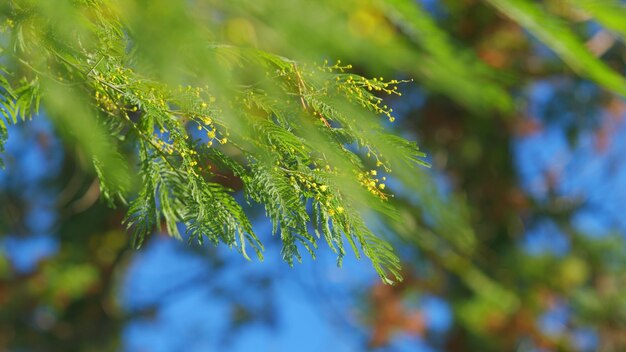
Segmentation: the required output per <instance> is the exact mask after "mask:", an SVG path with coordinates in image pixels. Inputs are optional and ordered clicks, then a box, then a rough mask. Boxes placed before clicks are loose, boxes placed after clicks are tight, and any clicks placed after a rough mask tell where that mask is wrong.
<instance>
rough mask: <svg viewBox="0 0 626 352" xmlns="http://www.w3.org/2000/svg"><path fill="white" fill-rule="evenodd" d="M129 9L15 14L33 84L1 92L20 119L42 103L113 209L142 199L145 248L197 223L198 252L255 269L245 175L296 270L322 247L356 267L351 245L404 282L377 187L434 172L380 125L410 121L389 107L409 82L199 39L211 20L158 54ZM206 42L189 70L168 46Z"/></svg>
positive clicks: (36, 6) (67, 7) (135, 230)
mask: <svg viewBox="0 0 626 352" xmlns="http://www.w3.org/2000/svg"><path fill="white" fill-rule="evenodd" d="M169 7H171V8H172V10H173V11H182V10H184V9H183V8H180V7H179V5H174V4H172V5H170V6H169ZM117 10H118V8H117V7H116V6H114V5H111V4H108V3H107V2H100V1H83V2H61V3H60V4H58V7H56V5H55V7H54V8H52V7H50V6H48V5H46V4H44V3H42V2H34V3H29V2H18V1H15V2H11V3H10V6H9V9H7V10H6V11H5V12H4V15H5V16H6V17H5V19H4V20H5V21H6V26H5V28H4V36H5V37H6V38H7V39H9V43H8V45H6V47H5V48H4V52H3V58H4V59H5V60H8V62H9V65H10V66H9V68H7V70H6V71H12V74H11V75H8V74H7V75H6V77H9V78H11V77H22V76H23V78H20V80H19V82H27V83H22V85H21V86H20V88H18V89H12V88H11V87H12V81H11V80H9V78H3V80H2V82H0V83H1V84H2V87H3V95H2V96H3V105H4V106H5V110H6V111H3V113H4V114H5V116H6V117H7V119H6V120H7V122H12V123H14V122H15V121H16V118H17V116H21V117H22V118H25V117H27V116H31V115H32V114H33V113H34V112H35V111H36V110H37V107H38V105H39V99H40V97H41V99H42V101H43V104H44V108H45V112H46V113H47V114H48V115H49V116H50V118H51V119H52V121H54V122H55V124H56V126H57V127H58V128H59V130H60V131H61V132H62V134H63V135H64V136H65V137H66V141H68V142H70V143H73V144H77V145H78V146H79V150H80V152H81V153H84V154H85V156H86V157H87V158H88V159H91V160H92V161H93V163H92V164H93V168H94V171H95V173H96V174H97V176H98V178H99V179H100V187H101V194H102V196H103V197H105V199H106V200H107V201H108V202H109V204H110V205H115V201H114V200H115V199H117V200H118V201H121V203H126V202H127V199H132V200H131V201H130V203H129V205H128V215H127V217H126V220H125V223H126V225H127V226H128V228H129V231H130V233H131V235H132V238H133V243H134V246H135V247H137V248H138V247H140V246H141V244H142V243H143V241H144V239H145V237H146V236H148V235H149V234H150V233H151V232H152V231H154V230H155V229H158V228H160V226H161V224H162V223H164V224H165V228H166V230H167V232H168V233H169V234H170V235H171V236H173V237H176V238H182V235H181V234H180V233H179V225H184V228H185V230H186V232H187V234H188V237H189V240H197V241H198V242H200V243H202V242H203V240H204V238H207V239H209V240H210V241H211V242H213V243H215V244H219V243H223V244H226V245H228V246H230V247H235V248H236V249H237V250H238V251H239V252H241V253H242V255H243V256H244V257H245V258H249V256H248V252H247V250H246V247H247V246H248V247H252V248H253V250H254V252H255V253H256V255H257V257H259V258H262V250H263V246H262V244H261V241H260V239H259V238H258V237H257V235H256V234H255V233H254V231H253V229H252V226H251V224H250V220H249V219H248V216H247V214H246V213H245V212H244V210H243V208H242V206H241V205H240V204H239V203H238V202H237V200H236V199H235V195H234V190H233V189H231V188H230V187H229V186H228V185H227V183H228V182H227V181H228V179H229V178H230V179H233V180H238V181H237V182H241V183H243V193H244V195H245V198H246V199H247V200H248V201H250V202H255V203H260V204H263V205H264V206H265V209H266V213H267V216H268V218H269V219H270V220H271V221H272V223H273V228H274V233H275V234H277V235H279V236H280V238H281V240H282V242H283V250H282V255H283V257H284V259H285V260H286V261H287V262H288V263H289V264H292V263H293V261H294V259H297V260H301V253H300V250H301V249H302V248H304V249H306V250H307V251H308V252H309V253H310V254H311V255H313V256H314V255H315V254H314V251H315V249H316V248H317V246H318V243H317V241H318V239H320V238H321V237H324V240H325V241H326V242H327V243H328V244H329V246H330V247H331V248H332V249H333V250H334V251H335V252H336V253H337V255H338V257H339V262H341V258H342V257H343V256H344V255H345V249H344V245H343V243H344V240H346V239H347V241H348V242H349V243H350V245H351V247H352V248H353V250H354V252H355V253H356V255H357V256H358V255H359V251H363V253H364V254H365V255H366V256H367V257H368V258H369V259H370V260H372V263H373V265H374V267H375V269H376V270H377V272H378V273H379V274H380V275H381V277H382V278H383V279H384V280H386V281H388V282H391V281H392V280H398V279H400V275H399V262H398V259H397V258H396V256H395V255H394V254H393V251H392V248H391V247H390V246H389V245H388V244H386V243H385V242H384V241H382V240H381V239H379V238H377V237H376V236H375V235H374V234H373V233H372V232H371V231H370V230H368V228H367V226H366V224H365V221H364V218H363V214H364V212H369V211H370V210H369V209H370V208H376V209H378V210H379V211H384V212H387V213H389V214H391V213H392V212H393V211H392V209H391V208H390V207H388V206H385V205H384V201H385V200H386V199H387V198H388V197H389V195H388V194H387V193H386V191H385V189H384V188H385V186H384V184H383V183H382V181H380V180H379V179H378V178H376V177H373V176H374V175H376V174H377V172H376V170H377V169H378V170H379V172H385V171H387V172H390V171H391V170H392V168H393V167H394V165H393V164H394V163H395V160H396V159H397V160H399V159H405V160H410V164H414V163H422V164H423V162H421V159H420V157H422V156H423V154H421V153H420V152H419V150H418V148H417V146H416V145H415V144H413V143H408V142H406V141H404V140H403V139H401V138H394V136H393V135H391V134H389V132H386V131H385V130H384V129H383V128H382V126H381V122H380V115H382V116H384V117H385V118H387V119H389V120H390V121H393V120H394V118H393V116H392V114H391V109H390V108H388V107H387V106H386V105H385V104H384V103H383V100H382V98H381V96H380V95H381V94H399V93H397V90H396V85H397V84H399V83H402V82H400V81H396V80H392V81H390V82H385V81H383V80H382V79H378V78H374V79H371V80H370V79H366V78H364V77H361V76H359V75H356V74H352V73H349V71H350V69H351V66H350V65H346V66H341V65H340V63H339V62H338V63H337V64H335V65H328V64H327V63H324V64H310V63H299V62H296V61H292V60H289V59H286V58H284V57H281V56H278V55H274V54H270V53H268V52H265V51H263V50H259V49H254V48H251V47H245V46H244V47H237V46H233V45H227V44H221V43H219V42H216V41H215V40H212V39H211V38H212V35H208V36H206V38H200V37H197V38H196V37H194V36H196V35H199V34H198V33H199V32H198V31H205V30H207V29H209V28H200V27H198V26H199V23H196V22H189V23H187V24H185V25H186V26H192V28H189V34H188V35H189V36H192V37H194V38H193V40H194V41H189V42H186V43H185V42H177V43H168V42H167V41H166V42H165V43H159V44H157V45H155V44H150V47H145V46H143V44H144V43H142V42H141V40H142V38H141V36H142V35H144V34H142V33H140V31H141V30H145V29H146V28H144V27H143V23H142V26H141V27H132V23H133V22H132V21H131V20H128V23H129V24H130V27H126V25H125V24H122V23H123V22H122V20H123V16H120V14H121V12H118V11H117ZM148 12H149V10H148ZM146 15H147V14H146ZM184 16H187V14H181V17H184ZM137 19H139V18H136V19H135V20H137ZM177 24H180V25H183V24H182V23H178V22H177ZM44 28H45V30H44ZM177 33H180V32H177ZM160 34H162V33H160ZM170 39H172V40H174V39H175V40H176V41H183V40H185V38H183V37H177V38H170ZM161 44H162V45H163V47H160V46H159V45H161ZM190 44H193V45H194V47H193V48H190V49H188V53H189V55H186V54H182V55H180V56H181V57H182V58H181V60H184V61H181V62H179V64H180V67H176V68H172V67H170V66H169V65H170V64H171V63H170V60H169V59H170V58H171V57H170V56H168V57H167V59H165V58H162V57H159V55H170V54H172V53H177V54H178V51H179V50H180V49H181V48H182V47H181V48H178V47H177V48H174V47H168V45H190ZM154 50H158V51H154ZM168 69H171V70H168ZM172 72H176V75H175V76H167V75H169V74H170V73H172ZM160 79H161V81H159V80H160ZM12 80H13V81H14V79H12ZM38 82H41V84H39V83H38ZM40 86H41V88H39V87H40ZM39 89H41V90H42V92H41V93H40V92H39ZM376 115H379V116H376ZM2 127H3V130H2V131H3V136H5V135H6V133H5V128H4V125H3V126H2ZM123 150H124V151H126V153H127V154H128V152H129V151H130V155H131V159H129V160H128V162H127V161H126V160H124V159H123V158H122V157H121V155H122V154H121V152H122V151H123ZM133 151H135V152H133ZM133 154H134V155H133ZM372 159H373V160H374V161H373V164H375V168H374V169H371V170H370V168H369V167H367V166H366V165H367V164H372V161H371V160H372ZM133 160H134V162H133ZM368 160H369V161H368ZM129 162H130V164H131V166H128V164H129ZM132 164H135V166H133V165H132ZM398 166H400V167H406V166H407V165H406V164H403V165H398ZM134 174H136V175H137V176H138V177H139V180H140V182H134V181H133V179H134V177H131V176H130V175H134ZM225 174H228V175H231V176H224V175H225ZM133 184H135V186H133ZM137 186H138V187H137ZM133 189H134V191H133Z"/></svg>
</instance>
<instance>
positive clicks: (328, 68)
mask: <svg viewBox="0 0 626 352" xmlns="http://www.w3.org/2000/svg"><path fill="white" fill-rule="evenodd" d="M319 68H320V69H322V71H328V72H345V71H347V70H351V69H352V65H350V64H348V65H343V66H342V65H341V60H337V62H336V63H335V64H334V65H332V66H329V64H328V60H324V65H323V66H322V67H319Z"/></svg>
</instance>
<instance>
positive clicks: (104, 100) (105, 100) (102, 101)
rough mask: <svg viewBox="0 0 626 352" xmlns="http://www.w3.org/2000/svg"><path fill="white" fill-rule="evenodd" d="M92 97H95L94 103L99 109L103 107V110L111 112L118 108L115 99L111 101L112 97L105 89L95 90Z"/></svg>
mask: <svg viewBox="0 0 626 352" xmlns="http://www.w3.org/2000/svg"><path fill="white" fill-rule="evenodd" d="M94 97H95V99H96V104H97V105H98V107H100V108H101V109H103V110H105V111H107V112H111V113H112V112H116V111H118V110H119V107H118V106H117V104H116V103H115V101H113V99H111V97H110V96H109V94H107V92H106V91H99V90H96V93H95V94H94Z"/></svg>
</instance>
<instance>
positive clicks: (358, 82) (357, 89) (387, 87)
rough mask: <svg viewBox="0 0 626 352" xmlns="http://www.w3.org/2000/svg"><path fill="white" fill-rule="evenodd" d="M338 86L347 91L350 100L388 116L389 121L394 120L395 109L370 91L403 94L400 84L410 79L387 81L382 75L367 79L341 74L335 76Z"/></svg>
mask: <svg viewBox="0 0 626 352" xmlns="http://www.w3.org/2000/svg"><path fill="white" fill-rule="evenodd" d="M335 81H336V82H337V87H338V88H339V89H340V90H343V91H344V92H345V93H346V97H347V98H348V99H349V100H352V99H356V101H357V103H359V104H360V105H361V106H363V107H365V108H367V109H369V110H371V111H374V112H375V113H377V114H382V115H385V116H387V118H388V119H389V122H394V121H395V119H396V118H395V117H394V116H393V115H392V113H393V109H392V108H390V107H388V106H387V105H384V104H383V99H382V98H380V97H378V96H376V95H373V94H371V93H369V92H382V93H387V94H395V95H398V96H399V95H402V93H400V92H399V91H398V86H397V85H398V84H400V83H405V82H409V81H399V80H395V79H394V80H391V81H388V82H385V81H384V79H383V78H382V77H380V78H373V79H367V78H365V77H361V76H356V75H340V76H336V77H335Z"/></svg>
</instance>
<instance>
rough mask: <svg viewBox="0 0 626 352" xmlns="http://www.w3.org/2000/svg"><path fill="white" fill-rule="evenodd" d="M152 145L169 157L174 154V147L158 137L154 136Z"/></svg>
mask: <svg viewBox="0 0 626 352" xmlns="http://www.w3.org/2000/svg"><path fill="white" fill-rule="evenodd" d="M152 144H153V145H154V146H156V147H157V148H159V150H160V151H161V152H162V153H163V154H168V155H172V154H174V145H173V144H170V143H167V142H166V141H164V140H162V139H161V138H159V137H158V136H156V135H155V136H152Z"/></svg>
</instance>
